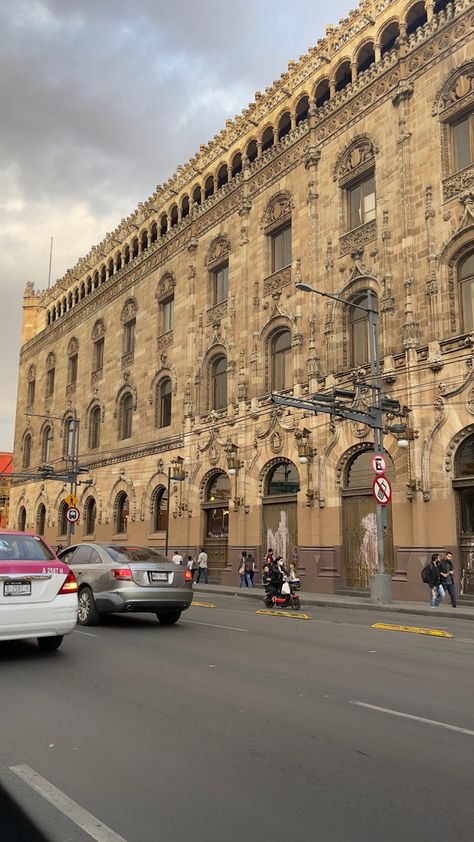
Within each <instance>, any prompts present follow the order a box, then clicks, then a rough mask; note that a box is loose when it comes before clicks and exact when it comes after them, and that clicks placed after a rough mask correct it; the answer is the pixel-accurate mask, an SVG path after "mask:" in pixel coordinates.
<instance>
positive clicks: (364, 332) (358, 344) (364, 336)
mask: <svg viewBox="0 0 474 842" xmlns="http://www.w3.org/2000/svg"><path fill="white" fill-rule="evenodd" d="M371 299H372V305H373V303H374V296H371ZM351 303H352V304H356V305H357V308H356V307H348V308H347V310H348V318H349V334H350V349H351V363H352V365H362V366H363V365H368V363H369V362H370V347H369V320H368V314H367V313H366V312H365V311H364V310H363V309H358V308H366V309H367V308H369V307H370V303H369V298H368V296H367V293H366V292H362V293H360V294H359V295H357V296H355V297H354V298H352V299H351Z"/></svg>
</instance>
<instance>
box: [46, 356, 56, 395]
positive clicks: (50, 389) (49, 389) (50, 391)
mask: <svg viewBox="0 0 474 842" xmlns="http://www.w3.org/2000/svg"><path fill="white" fill-rule="evenodd" d="M55 374H56V368H55V366H54V364H51V365H50V366H49V368H48V370H47V372H46V397H47V398H51V397H52V396H53V395H54V379H55Z"/></svg>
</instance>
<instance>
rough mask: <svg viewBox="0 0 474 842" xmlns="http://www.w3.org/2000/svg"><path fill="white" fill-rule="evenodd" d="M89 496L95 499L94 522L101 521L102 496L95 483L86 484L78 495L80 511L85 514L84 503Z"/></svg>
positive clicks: (98, 522)
mask: <svg viewBox="0 0 474 842" xmlns="http://www.w3.org/2000/svg"><path fill="white" fill-rule="evenodd" d="M90 497H93V498H94V500H95V505H96V523H97V524H100V523H102V512H103V496H102V493H101V491H100V489H99V488H98V486H97V485H95V483H94V485H88V486H86V487H85V488H84V489H83V491H82V492H81V495H80V497H79V505H80V507H81V511H82V512H84V515H85V505H86V503H87V501H88V499H89V498H90Z"/></svg>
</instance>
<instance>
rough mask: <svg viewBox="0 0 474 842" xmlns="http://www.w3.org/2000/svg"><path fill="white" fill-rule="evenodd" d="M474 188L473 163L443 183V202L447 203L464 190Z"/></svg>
mask: <svg viewBox="0 0 474 842" xmlns="http://www.w3.org/2000/svg"><path fill="white" fill-rule="evenodd" d="M472 187H474V163H472V164H471V165H470V166H469V167H465V168H464V169H463V170H459V172H456V173H454V174H453V175H450V176H449V177H448V178H445V179H444V181H443V201H444V202H449V200H450V199H454V198H455V197H456V196H458V195H459V193H462V192H464V190H469V189H471V188H472Z"/></svg>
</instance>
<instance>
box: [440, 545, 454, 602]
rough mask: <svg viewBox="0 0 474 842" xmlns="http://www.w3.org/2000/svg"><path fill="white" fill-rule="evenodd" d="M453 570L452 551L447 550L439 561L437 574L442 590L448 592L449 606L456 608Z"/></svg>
mask: <svg viewBox="0 0 474 842" xmlns="http://www.w3.org/2000/svg"><path fill="white" fill-rule="evenodd" d="M453 571H454V566H453V554H452V552H447V553H445V554H444V558H442V559H441V561H440V563H439V575H440V579H441V585H442V586H443V588H444V590H445V591H447V592H448V593H449V596H450V599H451V608H456V607H457V603H456V588H455V587H454V573H453Z"/></svg>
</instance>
